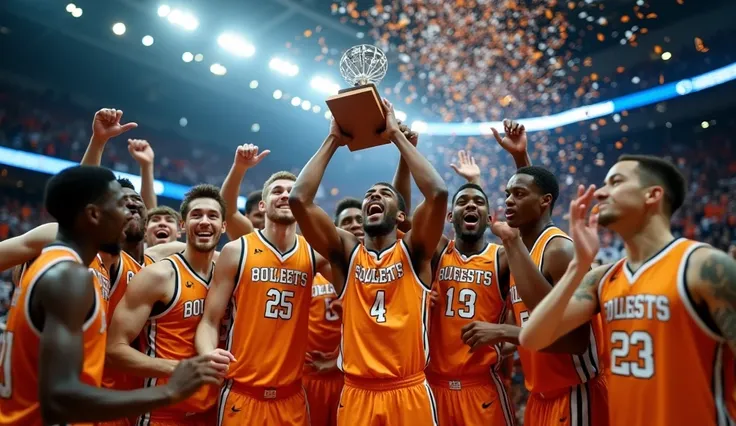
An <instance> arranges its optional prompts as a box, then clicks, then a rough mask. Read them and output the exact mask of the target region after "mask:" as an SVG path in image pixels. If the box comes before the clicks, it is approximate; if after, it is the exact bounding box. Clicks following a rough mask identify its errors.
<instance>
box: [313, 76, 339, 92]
mask: <svg viewBox="0 0 736 426" xmlns="http://www.w3.org/2000/svg"><path fill="white" fill-rule="evenodd" d="M309 85H310V86H312V89H314V90H317V91H319V92H322V93H325V94H328V95H335V94H337V92H338V91H339V90H340V85H338V84H337V83H334V82H332V81H331V80H329V79H327V78H324V77H314V78H313V79H312V81H310V82H309Z"/></svg>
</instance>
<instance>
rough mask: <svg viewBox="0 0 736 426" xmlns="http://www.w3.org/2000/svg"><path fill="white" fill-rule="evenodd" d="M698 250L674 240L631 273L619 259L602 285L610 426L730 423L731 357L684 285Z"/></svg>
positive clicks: (694, 244)
mask: <svg viewBox="0 0 736 426" xmlns="http://www.w3.org/2000/svg"><path fill="white" fill-rule="evenodd" d="M703 246H705V244H700V243H697V242H695V241H691V240H687V239H684V238H681V239H677V240H674V241H673V242H671V243H670V244H669V245H668V246H667V247H665V248H664V249H662V250H661V251H660V252H659V253H658V254H657V255H655V256H654V257H652V258H650V260H648V261H647V262H645V263H644V264H642V265H641V266H640V267H639V269H638V270H637V271H636V272H632V271H631V268H630V267H629V265H628V263H627V262H626V259H623V260H621V261H619V262H618V263H616V264H615V265H614V266H612V267H611V268H610V269H609V270H608V271H607V272H606V274H605V275H604V276H603V278H602V279H601V282H600V285H599V287H598V296H599V300H600V306H601V311H602V313H603V314H604V318H605V320H604V330H605V335H606V337H607V338H608V341H609V342H610V350H611V375H610V377H609V381H608V401H609V404H610V405H611V407H617V409H615V410H611V426H624V425H626V426H644V425H647V426H649V425H652V426H664V425H698V426H720V425H732V424H734V423H733V420H732V419H731V420H730V421H731V423H729V417H728V412H727V409H728V404H729V403H727V402H726V399H728V398H730V397H732V393H731V392H733V362H734V361H733V355H732V354H731V352H730V351H729V349H728V346H727V345H726V343H725V342H724V340H723V338H722V337H721V336H720V333H719V332H718V331H717V330H715V329H714V328H713V327H710V326H709V325H707V322H706V321H704V320H703V319H702V318H701V316H700V315H699V314H698V308H697V307H696V306H695V304H694V303H693V300H692V298H691V296H690V290H689V289H688V288H687V283H686V270H687V264H688V259H689V257H690V254H691V253H692V252H693V251H694V250H695V249H697V248H699V247H703ZM708 322H710V321H708ZM729 369H730V374H731V377H730V379H728V378H727V377H728V376H727V375H726V373H727V372H728V371H729ZM729 380H730V386H731V389H727V388H726V387H727V386H728V382H729Z"/></svg>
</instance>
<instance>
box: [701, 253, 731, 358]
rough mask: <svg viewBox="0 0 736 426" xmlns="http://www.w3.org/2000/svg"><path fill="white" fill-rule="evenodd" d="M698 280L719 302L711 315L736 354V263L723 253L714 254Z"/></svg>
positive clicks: (702, 269) (706, 263)
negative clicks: (705, 285)
mask: <svg viewBox="0 0 736 426" xmlns="http://www.w3.org/2000/svg"><path fill="white" fill-rule="evenodd" d="M700 279H701V280H702V281H703V282H704V283H706V284H708V285H709V287H710V290H711V294H712V295H713V298H715V299H716V300H717V301H718V302H719V303H718V305H717V306H715V307H713V309H712V312H711V315H712V317H713V321H715V323H716V325H717V326H718V328H719V329H720V330H721V334H722V335H723V337H724V338H725V339H726V340H727V341H728V343H729V346H731V349H732V350H733V351H734V353H736V262H734V261H733V259H731V258H730V257H728V256H727V255H726V254H725V253H721V252H714V253H713V254H711V255H710V256H709V257H708V258H707V259H706V260H705V262H703V265H702V266H701V268H700Z"/></svg>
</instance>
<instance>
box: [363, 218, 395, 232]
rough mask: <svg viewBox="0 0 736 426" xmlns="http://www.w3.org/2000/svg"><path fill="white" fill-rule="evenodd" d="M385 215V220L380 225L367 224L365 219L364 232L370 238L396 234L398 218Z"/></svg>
mask: <svg viewBox="0 0 736 426" xmlns="http://www.w3.org/2000/svg"><path fill="white" fill-rule="evenodd" d="M387 213H388V212H386V213H384V216H383V220H381V221H380V222H378V223H366V218H363V231H365V234H366V235H368V236H369V237H382V236H384V235H388V234H389V233H391V232H396V216H394V215H389V214H387Z"/></svg>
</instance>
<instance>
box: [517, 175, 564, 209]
mask: <svg viewBox="0 0 736 426" xmlns="http://www.w3.org/2000/svg"><path fill="white" fill-rule="evenodd" d="M516 174H517V175H518V174H524V175H528V176H531V177H532V178H533V179H534V184H535V185H537V187H538V188H539V189H540V190H541V191H542V195H546V194H550V195H551V196H552V203H551V204H550V205H549V211H550V213H552V209H554V208H555V203H556V202H557V198H558V197H559V196H560V184H559V183H558V182H557V177H555V174H554V173H552V172H550V171H549V170H547V169H545V168H544V167H539V166H527V167H521V168H519V169H517V170H516Z"/></svg>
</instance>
